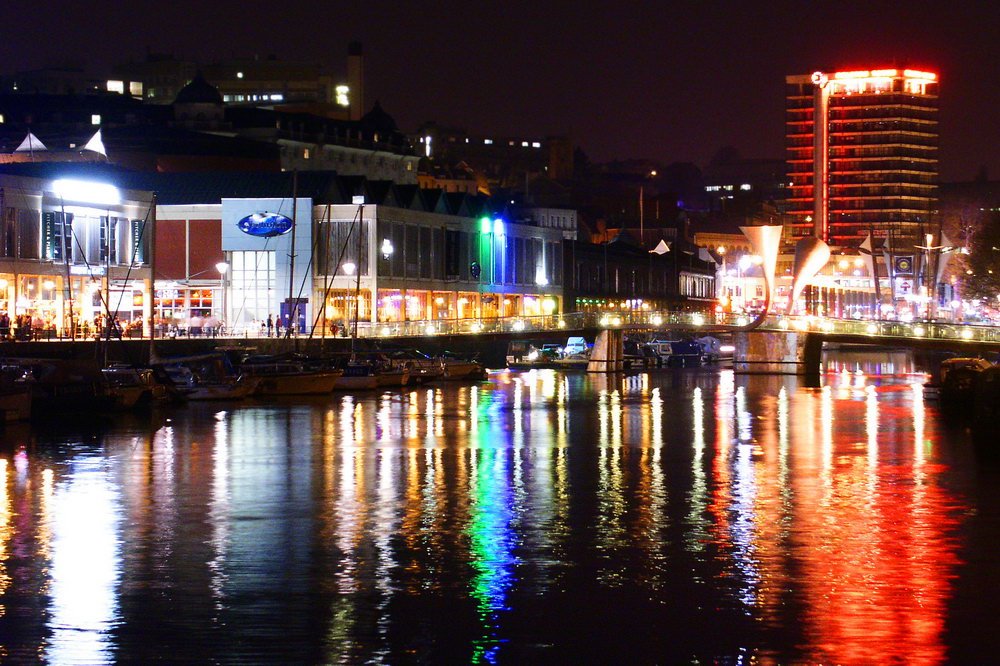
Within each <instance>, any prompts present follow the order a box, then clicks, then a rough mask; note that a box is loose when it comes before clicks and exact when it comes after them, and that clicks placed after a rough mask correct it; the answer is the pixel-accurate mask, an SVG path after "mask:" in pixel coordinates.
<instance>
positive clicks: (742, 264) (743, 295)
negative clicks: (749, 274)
mask: <svg viewBox="0 0 1000 666" xmlns="http://www.w3.org/2000/svg"><path fill="white" fill-rule="evenodd" d="M752 263H753V260H752V259H751V258H750V255H748V254H744V255H743V256H742V257H740V260H739V262H738V263H737V264H736V266H737V268H738V269H739V275H737V278H738V279H739V284H740V308H741V309H742V310H746V308H747V286H746V282H745V280H744V277H745V275H746V271H747V269H748V268H750V265H751V264H752Z"/></svg>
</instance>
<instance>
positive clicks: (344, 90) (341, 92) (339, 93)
mask: <svg viewBox="0 0 1000 666" xmlns="http://www.w3.org/2000/svg"><path fill="white" fill-rule="evenodd" d="M334 92H335V93H336V99H337V104H338V105H340V106H350V105H351V101H350V92H351V89H350V88H348V87H347V86H344V85H340V86H337V87H336V88H334Z"/></svg>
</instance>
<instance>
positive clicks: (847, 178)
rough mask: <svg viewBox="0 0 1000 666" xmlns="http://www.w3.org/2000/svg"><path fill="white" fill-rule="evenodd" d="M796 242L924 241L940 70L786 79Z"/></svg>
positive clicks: (931, 203)
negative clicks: (813, 238) (806, 239)
mask: <svg viewBox="0 0 1000 666" xmlns="http://www.w3.org/2000/svg"><path fill="white" fill-rule="evenodd" d="M785 83H786V98H785V99H786V106H785V150H786V158H787V159H786V161H787V169H788V181H789V182H788V188H789V193H788V197H787V198H786V201H785V203H786V212H787V214H788V216H789V217H788V218H787V220H786V222H785V226H786V229H787V231H788V238H789V240H794V239H797V238H801V237H803V236H810V235H812V236H816V237H818V238H821V239H822V240H824V241H826V242H827V243H828V244H829V245H832V246H847V247H857V246H858V245H859V244H860V243H861V242H862V241H863V240H864V238H865V237H866V236H867V235H868V234H869V233H871V234H872V235H873V236H874V237H875V238H886V239H889V242H890V243H892V244H898V243H905V242H909V243H910V244H912V243H913V241H914V240H915V239H920V238H922V237H923V234H924V233H925V231H926V230H927V225H929V224H930V222H931V216H932V214H933V213H934V211H935V208H936V197H937V193H936V187H937V179H938V157H937V154H938V77H937V75H936V74H934V73H932V72H926V71H919V70H912V69H873V70H862V71H844V72H832V73H824V72H815V73H813V74H803V75H794V76H788V77H786V79H785Z"/></svg>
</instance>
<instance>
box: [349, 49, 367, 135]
mask: <svg viewBox="0 0 1000 666" xmlns="http://www.w3.org/2000/svg"><path fill="white" fill-rule="evenodd" d="M347 85H348V87H349V88H350V93H349V94H350V103H351V106H350V113H351V115H350V119H351V120H361V116H363V115H364V114H365V62H364V56H363V55H362V54H361V42H351V43H350V44H348V45H347Z"/></svg>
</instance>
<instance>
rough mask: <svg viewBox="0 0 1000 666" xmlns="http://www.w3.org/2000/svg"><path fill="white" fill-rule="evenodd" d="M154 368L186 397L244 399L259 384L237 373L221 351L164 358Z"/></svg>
mask: <svg viewBox="0 0 1000 666" xmlns="http://www.w3.org/2000/svg"><path fill="white" fill-rule="evenodd" d="M153 367H154V369H156V370H158V371H159V373H160V375H161V376H162V377H163V378H165V380H166V381H167V382H169V385H170V389H171V390H172V391H173V392H174V393H175V395H177V396H179V397H180V398H182V399H184V400H242V399H244V398H247V397H249V396H250V395H252V394H253V393H254V392H255V391H256V390H257V386H258V385H259V384H260V379H259V378H257V377H251V376H249V375H245V374H242V373H239V372H237V371H236V369H235V368H234V367H233V365H232V362H231V361H230V359H229V357H228V356H227V355H225V354H223V353H220V352H214V353H207V354H196V355H193V356H183V357H176V358H170V359H161V360H158V361H157V362H155V363H154V364H153Z"/></svg>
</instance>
